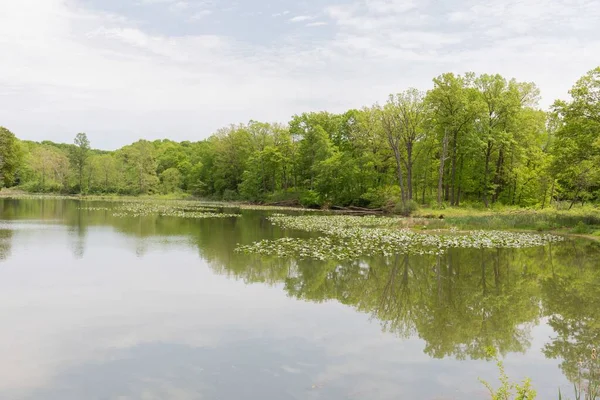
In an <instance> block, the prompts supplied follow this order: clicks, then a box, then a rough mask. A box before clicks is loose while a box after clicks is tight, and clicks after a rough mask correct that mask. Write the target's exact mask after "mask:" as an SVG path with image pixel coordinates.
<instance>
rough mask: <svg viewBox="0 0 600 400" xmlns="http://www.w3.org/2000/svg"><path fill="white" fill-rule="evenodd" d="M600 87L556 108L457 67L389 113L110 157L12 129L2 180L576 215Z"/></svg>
mask: <svg viewBox="0 0 600 400" xmlns="http://www.w3.org/2000/svg"><path fill="white" fill-rule="evenodd" d="M599 91H600V68H596V69H594V70H592V71H590V72H589V73H588V74H586V75H585V76H584V77H582V78H581V79H580V80H579V81H577V82H576V83H575V85H574V86H573V88H572V90H571V92H570V93H571V99H570V100H569V101H557V102H556V103H555V104H554V106H553V107H552V109H551V112H548V113H546V112H544V111H542V110H540V109H539V108H538V105H537V101H538V97H539V91H538V90H537V88H536V87H535V85H534V84H533V83H528V82H517V81H515V80H514V79H513V80H508V79H506V78H504V77H502V76H500V75H487V74H483V75H475V74H473V73H467V74H464V75H455V74H452V73H446V74H442V75H440V76H438V77H436V78H434V79H433V86H432V88H431V89H430V90H429V91H428V92H426V93H425V92H421V91H419V90H416V89H409V90H405V91H402V92H400V93H397V94H393V95H391V96H390V97H389V98H388V99H387V101H386V102H385V104H383V105H379V104H374V105H373V106H371V107H364V108H362V109H360V110H355V109H353V110H348V111H346V112H344V113H341V114H332V113H328V112H309V113H303V114H298V115H295V116H293V117H292V119H291V120H290V121H289V123H288V124H286V125H281V124H276V123H264V122H258V121H249V122H248V123H246V124H238V125H231V126H228V127H225V128H223V129H220V130H218V131H217V132H216V133H214V134H213V135H212V136H210V137H209V138H207V139H205V140H201V141H198V142H187V141H186V142H181V143H177V142H174V141H171V140H166V139H165V140H155V141H153V142H149V141H146V140H140V141H138V142H136V143H133V144H130V145H128V146H124V147H123V148H121V149H118V150H116V151H112V152H103V151H99V150H93V149H91V148H90V143H89V140H88V138H87V136H86V134H85V133H79V134H77V136H76V138H75V142H74V144H59V143H53V142H50V141H44V142H42V143H34V142H26V141H23V142H18V141H17V140H16V138H14V135H12V133H10V132H9V131H8V130H6V129H4V128H2V130H1V131H0V145H1V146H0V171H1V172H0V174H1V175H2V182H3V185H4V186H10V185H13V184H16V185H20V186H21V188H22V189H25V190H29V191H36V192H49V191H51V192H61V193H88V194H107V193H113V194H131V195H144V194H154V193H159V192H160V193H163V194H166V193H188V194H191V195H194V196H201V197H206V198H212V199H219V200H222V199H231V200H246V201H252V202H255V203H263V202H286V203H287V204H289V205H293V204H302V205H306V206H310V207H325V208H327V207H329V206H359V207H370V208H376V209H383V210H385V211H387V212H398V213H401V214H405V215H408V214H410V213H411V212H414V211H415V210H416V208H417V207H416V205H417V204H418V205H420V206H431V205H436V206H437V207H438V208H444V207H446V206H460V205H470V206H472V207H475V208H477V207H485V208H490V209H498V207H502V206H511V207H512V206H514V207H529V208H541V209H547V208H556V209H559V208H573V207H575V205H579V204H581V205H585V204H590V203H591V204H594V203H598V202H599V201H600V167H599V165H600V105H599V103H600V96H599V95H598V93H599ZM65 160H66V162H65ZM167 171H168V172H167ZM514 225H515V226H516V225H519V223H517V222H515V224H514ZM530 226H532V227H533V229H538V230H548V229H553V227H554V226H555V225H554V224H553V223H552V221H545V220H543V221H531V224H530Z"/></svg>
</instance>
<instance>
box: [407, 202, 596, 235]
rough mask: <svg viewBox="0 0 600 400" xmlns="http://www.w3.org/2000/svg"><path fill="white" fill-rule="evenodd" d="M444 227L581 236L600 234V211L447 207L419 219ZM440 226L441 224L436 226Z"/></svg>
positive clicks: (584, 208) (582, 209)
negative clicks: (548, 232) (434, 220)
mask: <svg viewBox="0 0 600 400" xmlns="http://www.w3.org/2000/svg"><path fill="white" fill-rule="evenodd" d="M441 215H442V216H443V217H444V218H443V221H444V224H445V225H447V226H455V227H457V228H459V229H462V230H469V229H486V230H487V229H507V230H530V231H564V232H565V233H573V234H580V235H595V236H597V235H598V234H599V232H600V209H598V208H595V207H580V208H576V209H573V210H568V211H567V210H564V211H563V210H560V211H559V210H555V209H546V210H529V209H506V208H503V209H497V210H481V209H474V208H448V209H444V210H435V212H434V211H433V210H420V211H419V212H418V213H417V216H425V217H429V218H430V219H432V220H433V219H434V218H435V219H439V217H440V216H441ZM436 225H439V222H438V223H436Z"/></svg>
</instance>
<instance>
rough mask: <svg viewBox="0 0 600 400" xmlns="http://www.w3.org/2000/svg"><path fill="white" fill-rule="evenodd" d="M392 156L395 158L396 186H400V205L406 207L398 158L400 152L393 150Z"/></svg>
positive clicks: (396, 149)
mask: <svg viewBox="0 0 600 400" xmlns="http://www.w3.org/2000/svg"><path fill="white" fill-rule="evenodd" d="M394 156H395V158H396V174H397V177H398V184H399V185H400V197H401V198H402V205H403V206H406V195H405V192H404V177H403V176H402V160H401V158H400V151H399V150H398V148H394Z"/></svg>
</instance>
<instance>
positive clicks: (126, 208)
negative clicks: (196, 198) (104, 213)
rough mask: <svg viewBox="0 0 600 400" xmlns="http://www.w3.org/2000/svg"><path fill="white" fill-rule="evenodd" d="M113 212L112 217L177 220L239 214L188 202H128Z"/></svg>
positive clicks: (236, 215) (230, 216) (227, 216)
mask: <svg viewBox="0 0 600 400" xmlns="http://www.w3.org/2000/svg"><path fill="white" fill-rule="evenodd" d="M113 210H114V212H113V216H114V217H143V216H147V215H160V216H164V217H179V218H232V217H239V214H226V213H220V212H218V211H219V210H218V209H217V208H214V207H207V206H204V205H198V204H193V203H189V202H168V203H158V202H128V203H123V204H121V205H120V206H117V207H115V208H114V209H113Z"/></svg>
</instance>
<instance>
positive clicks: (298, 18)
mask: <svg viewBox="0 0 600 400" xmlns="http://www.w3.org/2000/svg"><path fill="white" fill-rule="evenodd" d="M311 19H315V17H313V16H311V15H297V16H295V17H293V18H290V22H304V21H310V20H311Z"/></svg>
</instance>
